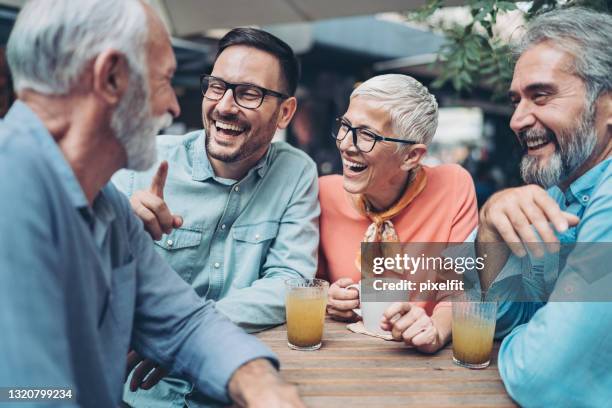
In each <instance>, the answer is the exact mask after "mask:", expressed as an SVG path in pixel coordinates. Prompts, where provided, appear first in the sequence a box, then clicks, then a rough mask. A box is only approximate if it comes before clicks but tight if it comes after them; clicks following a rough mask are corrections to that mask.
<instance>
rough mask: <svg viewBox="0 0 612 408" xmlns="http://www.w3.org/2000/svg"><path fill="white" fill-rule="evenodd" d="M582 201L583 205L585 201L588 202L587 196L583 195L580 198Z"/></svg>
mask: <svg viewBox="0 0 612 408" xmlns="http://www.w3.org/2000/svg"><path fill="white" fill-rule="evenodd" d="M582 201H584V202H585V203H586V202H587V201H589V196H588V195H583V196H582Z"/></svg>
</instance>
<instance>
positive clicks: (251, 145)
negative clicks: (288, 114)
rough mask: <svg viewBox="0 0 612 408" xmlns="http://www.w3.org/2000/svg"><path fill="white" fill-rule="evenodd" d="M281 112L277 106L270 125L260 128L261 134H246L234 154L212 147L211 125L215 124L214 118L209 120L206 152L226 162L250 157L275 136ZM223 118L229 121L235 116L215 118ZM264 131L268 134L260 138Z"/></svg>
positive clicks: (232, 120) (233, 119)
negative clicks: (216, 150)
mask: <svg viewBox="0 0 612 408" xmlns="http://www.w3.org/2000/svg"><path fill="white" fill-rule="evenodd" d="M279 113H280V106H279V107H278V108H277V110H276V111H275V112H274V114H273V115H272V117H271V118H270V121H269V122H268V125H267V126H266V127H265V128H263V129H260V130H259V132H258V133H259V134H258V135H253V134H247V135H245V136H244V137H245V139H246V140H245V142H244V143H243V144H242V145H241V146H240V147H239V148H238V150H237V151H235V152H234V153H232V154H221V153H219V152H215V151H213V150H212V149H211V148H210V136H209V135H210V127H212V126H214V124H213V120H209V129H206V142H205V146H206V152H207V154H208V155H209V156H210V157H212V158H213V159H215V160H219V161H221V162H224V163H235V162H238V161H241V160H244V159H246V158H248V157H249V156H251V155H252V154H253V153H254V152H256V151H257V150H259V149H260V148H261V147H262V146H264V145H269V144H270V141H271V140H272V138H273V137H274V133H275V131H276V123H277V122H278V115H279ZM217 119H218V120H221V121H223V120H224V119H225V120H226V121H227V122H234V121H235V118H233V117H232V118H230V117H225V118H224V117H217V118H215V120H217ZM251 130H252V129H250V128H248V129H247V130H246V132H250V131H251ZM262 132H264V133H265V134H266V137H265V138H263V139H262V138H260V137H259V136H260V135H261V133H262Z"/></svg>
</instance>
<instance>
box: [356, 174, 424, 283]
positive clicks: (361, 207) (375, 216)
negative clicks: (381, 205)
mask: <svg viewBox="0 0 612 408" xmlns="http://www.w3.org/2000/svg"><path fill="white" fill-rule="evenodd" d="M425 184H427V176H426V175H425V172H424V171H423V169H422V168H419V169H418V170H417V172H416V175H415V176H414V178H413V180H412V181H409V182H408V185H407V186H406V189H405V191H404V194H403V195H402V197H401V198H400V199H399V200H398V201H397V202H396V203H395V204H394V205H392V206H391V207H390V208H389V209H387V210H385V211H382V212H379V213H377V212H374V211H372V209H371V207H372V206H371V205H370V203H369V202H368V200H367V199H366V198H365V196H364V195H363V194H356V195H353V196H351V198H352V199H353V203H354V204H355V208H356V209H357V211H359V213H360V214H361V215H363V216H365V217H367V218H369V219H370V221H372V223H371V224H370V226H369V227H368V229H367V230H366V233H365V235H364V237H363V240H362V242H399V236H398V235H397V232H396V231H395V226H394V225H393V222H392V221H391V219H392V218H393V217H395V216H396V215H397V214H399V213H400V212H402V211H403V210H404V209H405V208H406V207H407V206H408V205H409V204H410V203H411V202H412V201H413V200H414V199H415V198H416V197H417V196H418V195H419V194H420V193H421V191H423V189H424V188H425ZM355 265H356V266H357V269H358V270H359V271H361V246H360V247H359V250H358V251H357V258H356V259H355Z"/></svg>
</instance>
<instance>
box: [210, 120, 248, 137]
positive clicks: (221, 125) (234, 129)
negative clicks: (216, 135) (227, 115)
mask: <svg viewBox="0 0 612 408" xmlns="http://www.w3.org/2000/svg"><path fill="white" fill-rule="evenodd" d="M214 125H215V127H216V128H217V131H218V132H221V131H223V132H224V133H227V134H230V135H233V136H238V135H239V134H241V133H242V132H244V131H245V130H246V128H245V127H242V126H239V125H236V124H233V123H228V122H223V121H220V120H215V121H214Z"/></svg>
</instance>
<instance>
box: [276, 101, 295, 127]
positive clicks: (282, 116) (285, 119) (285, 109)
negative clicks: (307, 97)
mask: <svg viewBox="0 0 612 408" xmlns="http://www.w3.org/2000/svg"><path fill="white" fill-rule="evenodd" d="M296 109H297V99H296V97H295V96H292V97H290V98H288V99H285V100H284V101H283V102H282V104H281V107H280V112H279V115H278V123H277V125H276V126H277V127H278V128H279V129H285V128H286V127H287V126H289V123H290V122H291V119H293V115H295V110H296Z"/></svg>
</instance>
